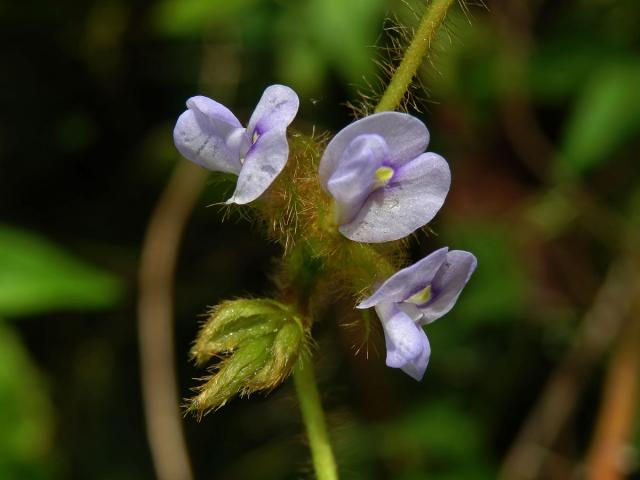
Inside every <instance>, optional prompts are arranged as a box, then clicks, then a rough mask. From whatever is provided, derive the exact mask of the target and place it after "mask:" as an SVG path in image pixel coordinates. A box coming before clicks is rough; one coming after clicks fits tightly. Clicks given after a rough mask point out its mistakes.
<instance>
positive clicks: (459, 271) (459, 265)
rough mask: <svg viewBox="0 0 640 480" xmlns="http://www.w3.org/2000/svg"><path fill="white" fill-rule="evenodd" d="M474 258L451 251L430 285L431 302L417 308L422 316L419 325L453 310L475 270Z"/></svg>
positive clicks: (476, 262)
mask: <svg viewBox="0 0 640 480" xmlns="http://www.w3.org/2000/svg"><path fill="white" fill-rule="evenodd" d="M477 265H478V261H477V260H476V257H475V256H474V255H473V254H472V253H469V252H465V251H464V250H451V251H450V252H449V253H447V258H446V259H445V261H444V262H443V264H442V266H441V267H440V269H439V270H438V272H437V273H436V275H435V277H434V279H433V282H432V285H431V292H432V297H431V299H432V300H431V301H429V302H427V304H426V305H425V306H424V307H421V306H418V308H419V309H420V311H421V312H422V314H423V316H422V318H421V319H420V323H422V324H426V323H431V322H433V321H434V320H436V319H438V318H440V317H442V316H443V315H445V314H446V313H447V312H449V310H451V309H452V308H453V306H454V305H455V303H456V301H457V300H458V297H459V296H460V293H461V292H462V289H463V288H464V286H465V285H466V284H467V282H468V281H469V278H470V277H471V274H472V273H473V272H474V270H475V269H476V266H477Z"/></svg>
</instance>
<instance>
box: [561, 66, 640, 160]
mask: <svg viewBox="0 0 640 480" xmlns="http://www.w3.org/2000/svg"><path fill="white" fill-rule="evenodd" d="M639 86H640V64H638V63H635V64H629V65H619V66H610V67H607V68H604V69H602V70H600V71H597V72H595V73H594V75H593V76H592V77H591V79H590V80H589V81H588V82H587V85H586V86H585V88H584V90H583V91H582V93H581V94H580V96H579V97H578V99H577V101H576V104H575V107H574V109H573V113H572V115H571V117H570V119H569V121H568V123H567V128H566V131H565V134H564V140H563V142H562V149H561V152H562V158H563V160H564V161H566V163H567V164H568V165H569V166H570V167H571V168H572V169H573V170H575V171H577V172H585V171H587V170H589V169H591V168H593V167H595V166H597V165H599V164H601V163H603V162H605V161H607V160H608V159H610V158H612V156H613V155H614V154H615V153H616V150H617V149H618V148H620V147H621V146H622V145H623V144H624V142H626V141H628V140H629V139H631V138H633V137H634V136H636V135H637V134H638V133H640V92H639V91H638V88H639Z"/></svg>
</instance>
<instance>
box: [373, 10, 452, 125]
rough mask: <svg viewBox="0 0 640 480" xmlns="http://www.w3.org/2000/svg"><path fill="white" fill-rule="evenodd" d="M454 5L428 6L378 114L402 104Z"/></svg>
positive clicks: (378, 108)
mask: <svg viewBox="0 0 640 480" xmlns="http://www.w3.org/2000/svg"><path fill="white" fill-rule="evenodd" d="M452 3H453V0H432V1H431V3H430V4H429V5H428V6H427V8H426V10H425V12H424V15H423V16H422V20H420V25H419V26H418V29H417V30H416V33H415V36H414V37H413V40H412V41H411V43H410V44H409V47H407V50H406V51H405V52H404V56H403V57H402V61H401V62H400V65H398V68H397V69H396V71H395V72H394V74H393V76H392V77H391V81H390V82H389V85H388V86H387V89H386V90H385V91H384V94H383V95H382V98H381V99H380V102H379V103H378V105H377V106H376V109H375V111H376V113H378V112H384V111H387V110H394V109H395V108H397V107H398V106H399V105H400V104H401V103H402V100H403V99H404V96H405V95H406V93H407V90H408V89H409V86H410V85H411V82H412V80H413V77H414V76H415V75H416V72H417V71H418V67H419V66H420V64H421V63H422V60H423V59H424V57H425V56H426V55H427V53H429V47H430V46H431V41H432V40H433V38H434V37H435V35H436V32H437V31H438V27H439V26H440V25H441V24H442V22H443V21H444V19H445V17H446V16H447V10H449V7H450V6H451V4H452Z"/></svg>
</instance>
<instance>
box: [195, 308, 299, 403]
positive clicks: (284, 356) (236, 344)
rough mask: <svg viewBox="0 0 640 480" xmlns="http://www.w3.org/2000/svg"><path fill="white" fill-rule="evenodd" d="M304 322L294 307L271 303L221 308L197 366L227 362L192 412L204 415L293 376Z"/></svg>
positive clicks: (206, 328) (206, 330) (201, 341)
mask: <svg viewBox="0 0 640 480" xmlns="http://www.w3.org/2000/svg"><path fill="white" fill-rule="evenodd" d="M304 341H305V331H304V328H303V326H302V322H301V321H300V319H299V318H298V317H297V316H296V314H295V312H293V311H292V309H291V308H289V307H287V306H285V305H282V304H280V303H278V302H275V301H273V300H268V299H242V300H233V301H228V302H224V303H222V304H221V305H219V306H218V307H216V308H215V309H214V310H213V311H212V312H211V314H210V316H209V319H208V320H207V322H206V323H205V324H204V325H203V327H202V329H201V330H200V333H199V334H198V338H197V339H196V343H195V345H194V347H193V349H192V351H191V353H192V356H193V357H194V359H195V361H196V364H198V365H202V364H204V363H205V362H206V361H208V360H210V359H211V358H212V357H214V356H217V357H220V358H221V360H220V361H219V362H218V363H217V364H216V365H215V366H214V370H215V371H214V373H213V374H212V375H211V376H210V377H208V378H206V379H205V380H206V381H205V383H204V384H203V385H201V386H200V387H198V388H197V389H196V392H197V394H196V396H195V397H194V398H192V399H191V400H190V403H189V405H188V410H189V411H193V412H196V413H197V414H199V415H202V414H204V413H207V412H208V411H210V410H214V409H217V408H219V407H221V406H223V405H224V404H225V403H226V402H227V401H228V400H229V399H231V398H232V397H234V396H235V395H238V394H240V395H249V394H251V393H254V392H257V391H261V390H262V391H268V390H272V389H273V388H275V387H277V386H278V385H280V383H282V382H283V381H284V380H285V379H286V378H287V377H288V376H289V374H290V373H291V372H292V370H293V367H294V365H295V362H296V361H297V359H298V356H299V354H300V352H301V350H302V349H303V347H304Z"/></svg>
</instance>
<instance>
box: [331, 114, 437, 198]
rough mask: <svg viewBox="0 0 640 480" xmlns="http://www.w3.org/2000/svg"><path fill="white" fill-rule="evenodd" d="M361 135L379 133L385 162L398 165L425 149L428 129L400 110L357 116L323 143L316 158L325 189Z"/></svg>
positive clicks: (427, 140) (427, 141)
mask: <svg viewBox="0 0 640 480" xmlns="http://www.w3.org/2000/svg"><path fill="white" fill-rule="evenodd" d="M363 134H374V135H380V136H381V137H382V138H384V140H385V142H386V143H387V146H388V147H389V161H390V162H391V163H392V164H393V165H394V166H400V165H403V164H404V163H406V162H408V161H410V160H412V159H414V158H416V157H417V156H418V155H420V154H421V153H422V152H424V151H425V149H426V148H427V145H428V143H429V131H428V130H427V127H425V125H424V123H422V122H421V121H420V120H418V119H417V118H415V117H412V116H411V115H408V114H406V113H400V112H381V113H376V114H374V115H369V116H368V117H364V118H361V119H360V120H357V121H355V122H353V123H352V124H350V125H347V126H346V127H345V128H343V129H342V130H340V131H339V132H338V133H337V134H336V135H335V137H333V139H332V140H331V141H330V142H329V145H327V148H326V150H325V151H324V154H323V155H322V160H320V168H319V173H320V180H321V182H322V185H323V186H324V187H325V189H326V188H327V183H328V182H329V178H330V177H331V176H332V175H333V172H335V170H336V169H337V168H338V163H339V162H340V159H341V158H342V155H343V153H344V151H345V150H346V148H347V147H348V146H349V144H350V143H351V142H352V141H353V140H354V139H355V138H356V137H358V136H360V135H363Z"/></svg>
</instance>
